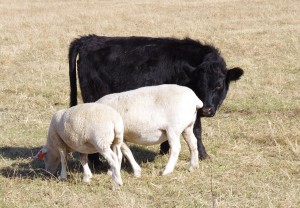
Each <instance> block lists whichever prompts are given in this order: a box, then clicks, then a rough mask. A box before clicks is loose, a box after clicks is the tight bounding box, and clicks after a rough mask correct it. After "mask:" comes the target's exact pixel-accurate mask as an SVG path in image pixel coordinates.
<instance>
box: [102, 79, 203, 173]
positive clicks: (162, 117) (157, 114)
mask: <svg viewBox="0 0 300 208" xmlns="http://www.w3.org/2000/svg"><path fill="white" fill-rule="evenodd" d="M97 103H102V104H106V105H109V106H111V107H113V108H114V109H116V110H117V111H118V112H119V113H120V114H121V116H122V118H123V121H124V141H127V142H131V143H135V144H140V145H155V144H161V143H162V142H164V141H166V140H168V142H169V144H170V148H171V149H170V158H169V161H168V163H167V165H166V167H165V169H164V171H163V173H162V175H166V174H169V173H171V172H172V171H173V170H174V167H175V164H176V162H177V159H178V155H179V152H180V148H181V146H180V135H181V134H182V136H183V138H184V139H185V141H186V142H187V144H188V146H189V150H190V154H191V160H190V167H189V171H192V170H194V169H195V168H197V167H198V152H197V139H196V137H195V135H194V133H193V127H194V123H195V119H196V114H197V110H198V109H200V108H202V106H203V103H202V102H201V100H200V99H199V98H198V97H197V96H196V95H195V93H194V92H193V91H192V90H191V89H189V88H187V87H183V86H178V85H159V86H151V87H142V88H139V89H136V90H131V91H127V92H122V93H114V94H109V95H106V96H104V97H102V98H101V99H99V100H98V101H97ZM121 151H122V153H123V154H124V155H125V156H126V157H127V159H128V160H129V161H130V163H131V165H132V168H133V171H134V175H135V176H136V177H140V176H141V168H140V166H139V165H138V164H137V163H136V161H135V159H134V158H133V155H132V153H131V151H130V149H129V148H128V146H127V145H126V144H125V142H124V143H123V144H122V146H121Z"/></svg>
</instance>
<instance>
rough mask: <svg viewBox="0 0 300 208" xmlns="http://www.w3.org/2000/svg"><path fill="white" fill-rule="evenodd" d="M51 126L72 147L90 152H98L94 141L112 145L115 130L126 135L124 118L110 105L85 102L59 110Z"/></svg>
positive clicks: (99, 143)
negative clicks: (124, 132)
mask: <svg viewBox="0 0 300 208" xmlns="http://www.w3.org/2000/svg"><path fill="white" fill-rule="evenodd" d="M115 127H117V130H116V132H115ZM50 129H51V131H55V132H56V133H57V134H58V135H59V137H60V138H61V139H62V140H63V141H64V143H65V144H66V145H67V146H68V148H70V150H75V151H79V152H83V153H91V152H97V150H96V149H95V148H94V145H95V144H97V145H99V146H102V147H109V146H110V145H111V144H112V143H113V141H114V138H115V133H118V134H121V135H123V122H122V118H121V116H120V115H119V113H118V112H116V111H115V110H114V109H112V108H111V107H109V106H106V105H102V104H98V103H86V104H81V105H77V106H74V107H71V108H69V109H66V110H60V111H58V112H56V113H55V114H54V116H53V118H52V122H51V127H50Z"/></svg>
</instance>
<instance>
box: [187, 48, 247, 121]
mask: <svg viewBox="0 0 300 208" xmlns="http://www.w3.org/2000/svg"><path fill="white" fill-rule="evenodd" d="M243 73H244V71H243V70H242V69H241V68H238V67H236V68H232V69H227V68H226V64H225V62H224V60H223V58H222V57H221V56H220V55H219V53H209V54H207V55H206V56H205V59H204V61H203V62H202V63H201V64H200V65H199V66H198V67H196V68H195V69H194V70H193V71H192V73H191V74H190V75H191V80H192V81H191V83H190V85H189V87H190V88H191V89H193V90H194V92H195V93H196V95H197V96H198V97H199V98H200V99H201V101H202V102H203V108H202V109H200V111H199V113H200V116H204V117H212V116H214V115H215V113H216V110H217V109H218V108H219V106H220V105H221V104H222V102H223V100H224V99H225V97H226V95H227V91H228V89H229V84H230V82H231V81H236V80H238V79H239V78H240V77H241V76H242V75H243Z"/></svg>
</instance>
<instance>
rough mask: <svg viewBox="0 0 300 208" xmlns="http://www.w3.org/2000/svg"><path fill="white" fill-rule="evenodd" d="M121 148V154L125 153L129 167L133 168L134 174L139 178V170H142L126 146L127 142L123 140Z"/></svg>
mask: <svg viewBox="0 0 300 208" xmlns="http://www.w3.org/2000/svg"><path fill="white" fill-rule="evenodd" d="M121 150H122V152H123V154H124V155H125V157H126V158H127V159H128V160H129V162H130V164H131V167H132V169H133V173H134V176H135V177H137V178H140V177H141V172H142V171H141V167H140V166H139V165H138V164H137V162H136V161H135V159H134V157H133V155H132V152H131V150H130V149H129V147H128V146H127V144H126V143H125V142H123V143H122V145H121Z"/></svg>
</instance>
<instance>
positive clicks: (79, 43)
mask: <svg viewBox="0 0 300 208" xmlns="http://www.w3.org/2000/svg"><path fill="white" fill-rule="evenodd" d="M78 54H79V59H78V62H77V68H78V69H77V70H78V77H79V84H80V89H81V95H82V98H83V102H85V103H86V102H94V101H96V100H98V99H99V98H100V97H102V96H104V95H106V94H110V93H116V92H122V91H127V90H132V89H136V88H139V87H142V86H150V85H159V84H178V85H183V86H187V87H189V88H191V89H192V90H193V91H194V92H195V93H196V95H197V96H198V97H199V98H200V99H201V100H202V102H203V103H204V106H203V108H202V109H201V110H200V111H198V114H197V120H196V123H195V126H194V133H195V136H196V137H197V140H198V151H199V157H200V159H204V158H206V157H207V156H208V155H207V154H206V151H205V148H204V146H203V144H202V139H201V120H200V117H212V116H214V115H215V112H216V110H217V109H218V107H219V106H220V105H221V103H222V102H223V100H224V99H225V97H226V94H227V91H228V87H229V84H230V82H231V81H236V80H238V79H239V78H240V77H241V76H242V75H243V73H244V72H243V70H242V69H241V68H232V69H228V70H227V68H226V64H225V61H224V59H223V58H222V57H221V55H220V52H219V51H218V50H217V49H216V48H215V47H213V46H212V45H205V44H202V43H201V42H199V41H195V40H192V39H189V38H186V39H183V40H180V39H175V38H150V37H103V36H101V37H100V36H96V35H88V36H83V37H81V38H78V39H75V40H74V41H73V42H72V43H71V44H70V48H69V67H70V68H69V70H70V71H69V73H70V74H69V75H70V86H71V93H70V97H71V100H70V105H71V106H74V105H76V104H77V86H76V57H77V55H78ZM169 96H172V95H169ZM168 150H169V145H168V143H166V142H165V143H163V144H161V150H160V151H161V153H166V152H167V151H168ZM95 158H96V157H95V156H94V157H90V159H92V160H95ZM97 158H98V156H97Z"/></svg>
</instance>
